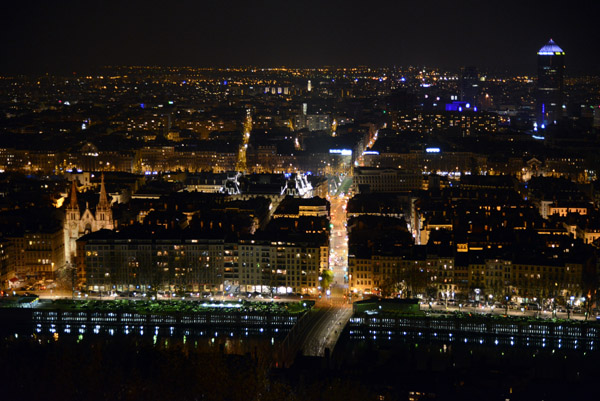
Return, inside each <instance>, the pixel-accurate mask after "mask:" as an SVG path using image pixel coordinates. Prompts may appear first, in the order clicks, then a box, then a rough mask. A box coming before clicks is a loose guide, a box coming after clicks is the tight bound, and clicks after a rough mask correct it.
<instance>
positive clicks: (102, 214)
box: [94, 173, 114, 231]
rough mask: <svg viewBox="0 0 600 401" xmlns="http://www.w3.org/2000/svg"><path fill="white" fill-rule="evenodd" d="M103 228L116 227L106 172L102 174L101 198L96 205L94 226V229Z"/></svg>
mask: <svg viewBox="0 0 600 401" xmlns="http://www.w3.org/2000/svg"><path fill="white" fill-rule="evenodd" d="M103 228H106V229H109V230H112V229H113V228H114V224H113V218H112V209H111V207H110V203H108V197H107V195H106V188H105V186H104V173H103V174H102V179H101V182H100V200H99V201H98V205H97V206H96V227H95V228H94V231H96V230H100V229H103Z"/></svg>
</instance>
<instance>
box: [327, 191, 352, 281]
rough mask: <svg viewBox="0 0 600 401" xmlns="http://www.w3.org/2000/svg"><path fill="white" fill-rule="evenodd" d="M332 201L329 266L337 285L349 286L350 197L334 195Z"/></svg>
mask: <svg viewBox="0 0 600 401" xmlns="http://www.w3.org/2000/svg"><path fill="white" fill-rule="evenodd" d="M330 202H331V224H333V228H332V229H331V237H330V240H329V248H330V254H329V266H330V268H331V269H332V270H333V283H334V284H335V287H338V288H343V289H345V290H347V288H348V283H347V281H348V276H347V274H348V231H347V228H346V205H347V204H348V197H347V195H345V196H341V195H338V196H333V197H332V198H331V200H330Z"/></svg>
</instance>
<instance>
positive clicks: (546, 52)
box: [538, 39, 565, 56]
mask: <svg viewBox="0 0 600 401" xmlns="http://www.w3.org/2000/svg"><path fill="white" fill-rule="evenodd" d="M538 55H540V56H564V55H565V52H564V51H563V49H561V48H560V47H558V45H557V44H556V43H555V42H554V41H553V40H552V39H550V41H549V42H548V43H546V44H545V45H544V46H543V47H542V48H541V49H540V50H539V51H538Z"/></svg>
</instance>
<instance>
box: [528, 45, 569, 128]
mask: <svg viewBox="0 0 600 401" xmlns="http://www.w3.org/2000/svg"><path fill="white" fill-rule="evenodd" d="M537 54H538V86H537V94H536V108H535V109H536V123H537V128H538V129H544V128H546V127H548V126H549V125H552V124H556V122H557V121H558V120H559V119H560V117H561V116H562V114H563V108H564V105H563V81H564V73H565V52H564V51H563V49H561V48H560V47H559V46H558V45H557V44H556V43H554V41H553V40H552V39H550V41H549V42H548V43H547V44H546V45H544V46H543V47H542V48H541V49H540V50H539V51H538V53H537Z"/></svg>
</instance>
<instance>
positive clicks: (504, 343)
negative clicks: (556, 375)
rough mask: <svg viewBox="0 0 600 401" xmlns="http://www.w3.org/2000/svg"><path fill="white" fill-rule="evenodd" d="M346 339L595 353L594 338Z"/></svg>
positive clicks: (370, 334) (391, 335)
mask: <svg viewBox="0 0 600 401" xmlns="http://www.w3.org/2000/svg"><path fill="white" fill-rule="evenodd" d="M347 333H348V339H349V341H350V342H351V343H359V342H364V341H365V340H371V341H374V342H376V343H377V344H381V345H394V344H403V345H410V344H416V343H430V344H435V343H440V344H449V345H451V344H463V345H465V344H466V345H479V346H490V347H507V348H516V349H518V348H531V349H545V348H548V349H560V350H576V351H598V348H597V346H596V344H597V338H593V337H590V338H576V337H565V338H560V337H556V336H555V337H534V336H514V335H512V336H511V335H495V334H491V335H488V334H475V333H464V332H455V333H451V332H446V333H438V332H429V333H428V332H418V331H408V330H407V331H395V330H394V331H390V330H378V329H373V328H371V329H365V328H364V327H360V328H359V327H352V326H350V327H349V328H348V330H347Z"/></svg>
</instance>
